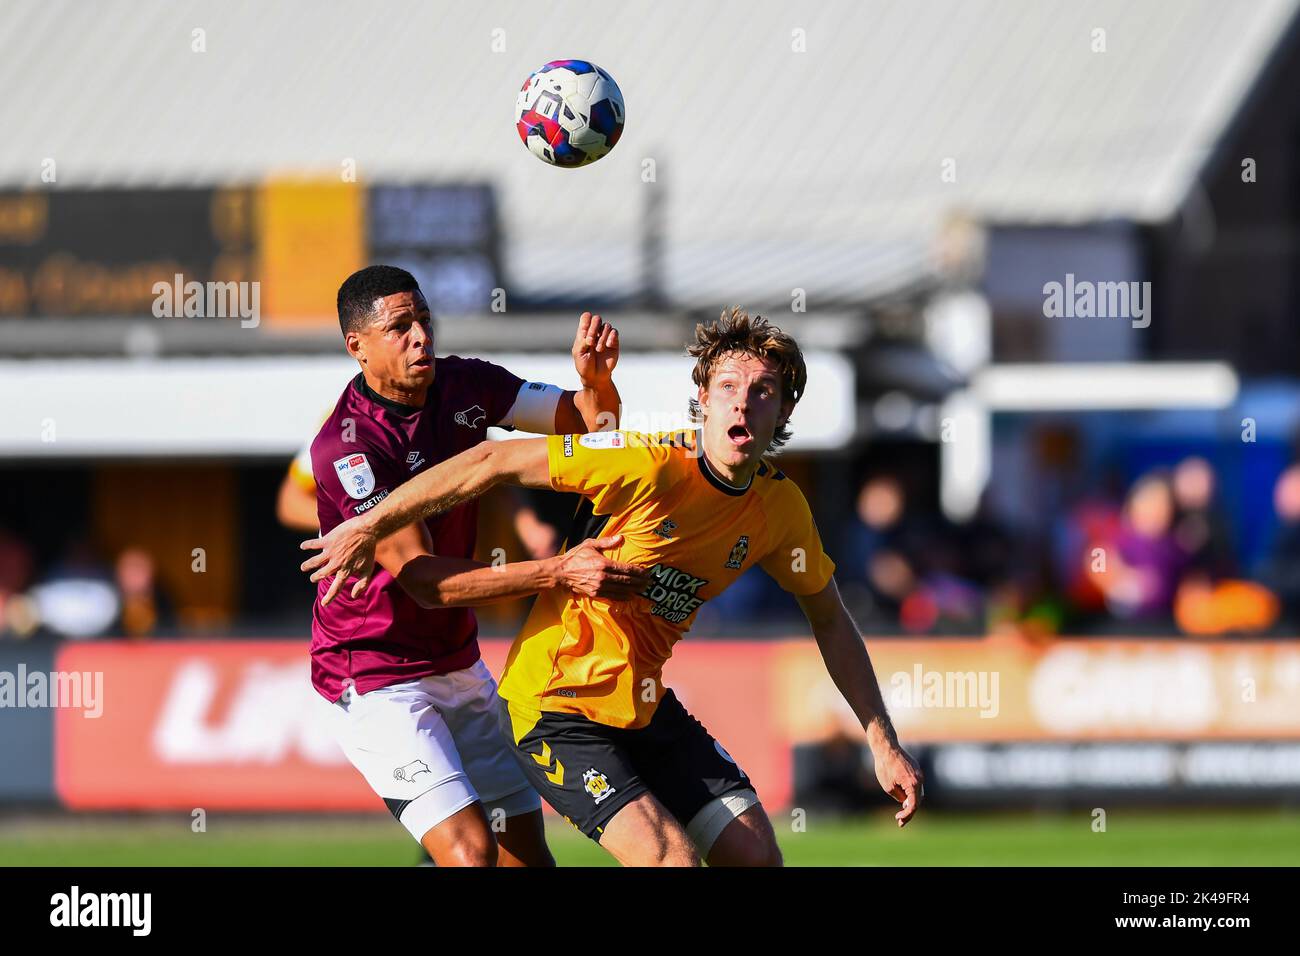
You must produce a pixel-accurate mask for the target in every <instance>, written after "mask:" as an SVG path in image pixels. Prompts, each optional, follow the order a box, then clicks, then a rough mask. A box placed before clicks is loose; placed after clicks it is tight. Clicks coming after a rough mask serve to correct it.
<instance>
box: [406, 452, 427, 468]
mask: <svg viewBox="0 0 1300 956" xmlns="http://www.w3.org/2000/svg"><path fill="white" fill-rule="evenodd" d="M406 463H407V464H408V465H410V466H411V471H415V469H417V468H419V467H420V466H421V465H423V464H424V456H423V455H421V454H420V453H419V452H418V451H413V452H411V453H410V454H409V455H407V456H406Z"/></svg>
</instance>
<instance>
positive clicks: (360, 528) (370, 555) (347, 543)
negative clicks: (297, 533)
mask: <svg viewBox="0 0 1300 956" xmlns="http://www.w3.org/2000/svg"><path fill="white" fill-rule="evenodd" d="M376 544H377V542H376V540H375V536H374V535H373V534H372V533H371V532H370V530H369V529H368V528H367V527H366V526H365V524H364V521H363V519H362V518H360V517H357V518H349V519H348V520H347V521H345V522H343V523H342V524H341V525H339V526H338V527H336V528H335V529H334V530H333V531H331V532H330V533H329V534H327V535H325V536H324V537H320V538H312V539H311V540H310V541H304V542H303V543H302V544H300V545H299V547H300V548H301V549H302V550H304V551H314V550H319V551H320V554H317V555H313V556H312V557H310V558H308V559H307V560H306V561H304V562H303V563H302V565H301V567H302V570H304V571H310V572H312V575H311V580H312V581H319V580H321V579H322V578H327V577H329V576H330V575H331V574H332V575H334V580H333V581H332V582H330V587H329V590H328V591H326V592H325V595H324V596H323V597H322V598H321V602H320V603H321V604H329V603H330V601H332V600H334V595H336V594H338V593H339V589H340V588H341V587H343V582H344V581H346V580H347V579H348V578H349V577H350V576H352V575H356V577H357V582H356V584H354V585H352V596H353V597H357V596H358V595H359V594H361V592H362V591H364V590H365V589H366V588H367V587H369V586H370V578H371V577H372V576H373V575H374V573H375V571H374V569H375V545H376Z"/></svg>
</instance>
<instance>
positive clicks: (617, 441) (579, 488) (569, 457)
mask: <svg viewBox="0 0 1300 956" xmlns="http://www.w3.org/2000/svg"><path fill="white" fill-rule="evenodd" d="M546 455H547V464H548V466H549V468H550V473H551V487H552V488H554V489H555V490H556V491H568V492H575V493H577V494H580V495H583V496H584V497H587V498H590V499H591V505H592V509H593V510H594V511H595V512H596V513H597V514H614V513H615V512H619V511H624V510H626V509H628V508H631V507H635V506H636V505H638V504H640V503H641V502H643V501H644V500H646V499H647V498H649V497H650V496H652V495H654V494H656V493H657V492H659V490H660V489H661V488H662V487H664V486H666V485H667V484H668V483H669V482H671V480H672V479H671V474H670V473H671V471H672V469H673V463H674V458H673V448H672V447H671V446H670V445H669V444H666V443H663V442H659V441H657V440H655V439H654V438H653V437H651V436H647V435H643V434H642V433H640V432H622V431H613V432H591V433H590V434H586V435H550V436H548V437H547V439H546Z"/></svg>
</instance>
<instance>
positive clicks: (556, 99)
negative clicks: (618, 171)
mask: <svg viewBox="0 0 1300 956" xmlns="http://www.w3.org/2000/svg"><path fill="white" fill-rule="evenodd" d="M623 118H624V112H623V94H622V93H621V92H619V89H618V84H617V83H615V82H614V78H613V77H612V76H610V75H609V74H608V73H606V72H605V71H604V70H602V69H601V68H600V67H598V66H596V65H595V64H594V63H588V62H587V61H586V60H552V61H551V62H550V63H547V64H546V65H545V66H543V67H542V68H541V69H540V70H537V71H535V72H534V73H533V74H532V75H531V76H529V77H528V79H527V80H526V81H525V82H524V85H523V88H522V89H520V91H519V97H518V98H517V99H516V100H515V128H516V129H517V130H519V138H520V139H522V140H523V141H524V145H525V146H526V147H528V151H529V152H530V153H532V154H533V155H534V156H536V157H537V158H538V159H541V160H543V161H545V162H548V163H550V164H551V165H552V166H585V165H587V164H588V163H594V162H595V161H596V160H598V159H600V157H602V156H604V155H605V154H606V153H608V152H609V151H610V150H611V149H613V148H614V144H615V143H617V142H618V138H619V136H621V135H622V134H623Z"/></svg>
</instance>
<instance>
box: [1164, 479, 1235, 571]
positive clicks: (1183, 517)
mask: <svg viewBox="0 0 1300 956" xmlns="http://www.w3.org/2000/svg"><path fill="white" fill-rule="evenodd" d="M1217 485H1218V481H1217V478H1216V476H1215V474H1214V469H1213V468H1212V467H1211V465H1210V463H1209V462H1208V461H1206V460H1205V459H1204V458H1201V457H1200V456H1198V455H1192V456H1190V457H1188V458H1184V459H1183V460H1182V461H1180V462H1179V463H1178V465H1177V467H1175V468H1174V474H1173V493H1174V504H1175V506H1176V508H1177V515H1178V517H1177V519H1176V523H1175V526H1174V537H1175V538H1176V539H1177V540H1178V544H1179V546H1180V547H1181V548H1182V550H1183V551H1184V552H1185V553H1186V554H1187V567H1188V571H1189V573H1194V574H1203V575H1205V576H1206V577H1208V578H1210V579H1212V580H1219V579H1221V578H1227V577H1231V576H1232V575H1233V574H1235V573H1236V561H1235V560H1234V558H1233V548H1232V535H1231V534H1230V533H1229V530H1228V523H1227V521H1226V520H1225V519H1224V517H1223V512H1222V511H1221V510H1220V509H1219V507H1218V505H1217V503H1216V502H1215V500H1214V497H1215V492H1216V486H1217Z"/></svg>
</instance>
